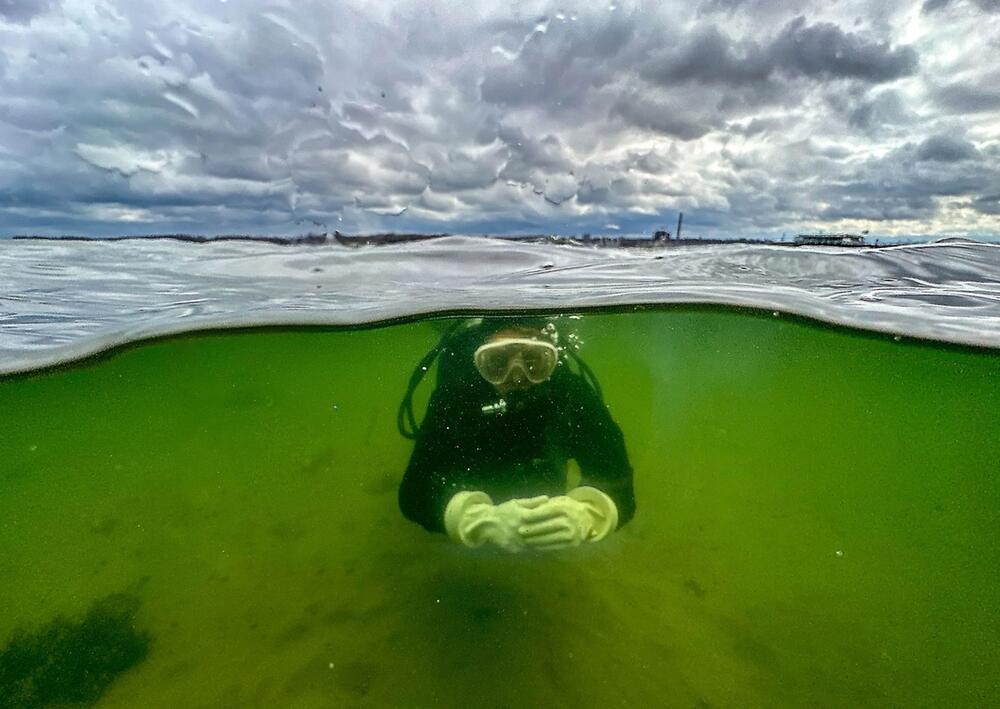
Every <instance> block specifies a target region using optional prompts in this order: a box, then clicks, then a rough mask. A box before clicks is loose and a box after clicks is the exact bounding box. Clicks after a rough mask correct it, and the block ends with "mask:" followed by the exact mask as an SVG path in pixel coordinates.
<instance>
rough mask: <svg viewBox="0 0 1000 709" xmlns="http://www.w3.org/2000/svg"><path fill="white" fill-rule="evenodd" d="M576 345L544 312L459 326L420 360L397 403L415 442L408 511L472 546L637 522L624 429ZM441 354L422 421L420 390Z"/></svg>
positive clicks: (405, 499) (549, 538) (580, 535)
mask: <svg viewBox="0 0 1000 709" xmlns="http://www.w3.org/2000/svg"><path fill="white" fill-rule="evenodd" d="M573 350H574V348H573V347H571V346H570V347H567V346H563V347H560V346H559V333H558V330H557V329H556V327H555V325H554V324H553V323H551V322H548V321H546V320H544V319H538V318H530V319H528V318H506V317H505V318H499V317H497V318H478V319H473V320H468V321H464V322H461V323H459V324H458V325H456V326H455V327H453V328H452V330H451V331H449V332H448V333H447V334H446V335H445V336H444V337H443V338H442V340H441V342H440V343H439V344H438V346H437V347H435V348H434V349H433V350H431V351H430V352H429V353H428V354H427V355H426V356H425V357H424V359H423V360H422V361H421V362H420V363H419V364H418V365H417V367H416V369H415V370H414V373H413V376H412V378H411V380H410V386H409V389H408V390H407V393H406V395H405V396H404V398H403V402H402V404H401V405H400V408H399V415H398V419H397V423H398V425H399V430H400V433H401V434H402V435H404V436H406V437H407V438H412V439H413V440H414V441H415V445H414V448H413V454H412V456H411V458H410V462H409V465H408V466H407V469H406V473H405V475H404V476H403V481H402V483H401V484H400V488H399V507H400V510H401V511H402V513H403V515H404V516H405V517H407V518H408V519H410V520H412V521H414V522H417V523H419V524H420V525H422V526H423V527H424V528H425V529H427V530H429V531H431V532H444V533H446V534H447V535H448V536H449V537H450V538H451V539H453V540H455V541H457V542H460V543H462V544H464V545H466V546H470V547H479V546H482V545H487V544H491V545H495V546H497V547H500V548H502V549H504V550H506V551H510V552H518V551H522V550H526V549H536V550H552V549H560V548H565V547H572V546H578V545H580V544H583V543H588V542H596V541H599V540H601V539H604V538H605V537H606V536H607V535H608V534H610V533H611V532H613V531H614V530H615V529H618V528H621V527H622V526H623V525H624V524H625V523H626V522H628V521H629V520H630V519H631V518H632V516H633V515H634V514H635V494H634V491H633V484H632V468H631V466H630V464H629V461H628V456H627V454H626V451H625V443H624V439H623V436H622V432H621V429H620V428H619V427H618V425H617V424H616V423H615V422H614V420H612V418H611V414H610V413H609V412H608V409H607V407H606V406H605V404H604V401H603V399H602V396H601V391H600V386H599V385H598V383H597V379H596V378H595V377H594V375H593V372H592V371H591V370H590V368H589V367H588V366H587V365H586V364H585V363H584V362H583V360H582V359H580V358H579V356H578V355H576V353H575V352H574V351H573ZM436 358H437V359H439V362H438V377H437V386H436V388H435V389H434V391H433V392H432V394H431V397H430V401H429V403H428V406H427V413H426V415H425V417H424V420H423V422H422V423H421V424H420V425H419V426H418V424H417V422H416V418H415V416H414V414H413V393H414V390H415V389H416V387H417V385H419V383H420V380H421V379H422V377H423V376H424V374H425V373H426V372H427V371H428V369H429V368H430V366H431V364H432V363H433V362H434V360H435V359H436ZM571 359H572V360H573V362H575V364H576V369H577V370H578V371H573V368H572V367H571V365H570V360H571ZM571 460H574V461H575V462H576V465H577V466H578V477H579V481H578V484H575V485H573V483H574V482H576V481H575V480H573V478H574V477H576V476H575V475H571V473H570V470H571V468H570V465H569V463H570V461H571ZM570 485H573V486H572V489H567V488H568V487H569V486H570Z"/></svg>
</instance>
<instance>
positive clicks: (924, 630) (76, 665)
mask: <svg viewBox="0 0 1000 709" xmlns="http://www.w3.org/2000/svg"><path fill="white" fill-rule="evenodd" d="M998 254H1000V247H996V246H989V245H982V244H972V243H969V242H951V243H943V244H931V245H923V246H919V247H899V248H893V249H887V250H879V251H869V250H857V251H838V250H835V249H793V248H782V247H770V248H765V247H745V246H730V247H712V248H708V247H705V248H694V249H690V250H662V251H652V250H649V251H642V252H638V251H636V252H626V251H614V250H601V249H591V248H582V247H556V246H552V245H529V244H517V245H514V244H503V243H498V242H485V241H478V240H473V239H463V238H457V239H454V240H441V241H440V242H437V243H426V244H422V245H420V244H415V245H408V246H404V247H385V248H382V247H379V248H372V249H361V250H350V249H345V248H340V247H334V246H330V247H316V248H301V247H284V246H278V245H268V244H241V243H229V244H201V245H193V244H179V243H174V242H115V243H112V244H107V243H51V242H16V241H14V242H0V261H2V264H3V266H4V270H3V273H4V277H5V279H6V284H5V285H4V291H3V292H2V294H0V296H2V298H3V300H2V301H0V303H2V305H0V307H2V308H3V309H4V312H3V313H2V319H0V327H2V330H0V333H2V340H0V356H2V358H3V359H2V365H0V371H3V372H6V374H5V375H4V376H2V377H0V420H2V431H0V485H2V489H3V494H2V495H0V587H2V588H3V589H4V592H3V602H2V604H0V707H3V708H4V709H7V708H8V707H11V708H14V707H17V708H18V709H21V708H24V707H41V706H57V705H66V704H71V703H76V704H83V705H92V706H95V707H102V708H109V707H178V706H186V707H230V706H241V707H253V706H260V707H271V706H282V707H352V706H356V707H363V706H369V707H383V706H399V707H459V706H470V705H475V706H488V707H515V706H569V705H573V706H580V707H609V706H622V707H633V706H649V707H654V706H655V707H660V706H662V707H682V708H689V709H690V708H694V707H700V708H705V707H737V706H738V707H776V706H788V707H799V706H814V707H859V706H865V707H892V706H899V707H912V706H935V707H943V706H947V707H970V708H971V707H983V706H989V705H991V704H995V703H996V701H997V697H998V696H1000V686H998V677H1000V611H998V610H997V609H998V608H1000V539H998V537H997V534H996V531H997V529H998V524H1000V482H998V477H997V473H998V472H1000V418H998V417H997V414H996V412H997V411H998V410H1000V387H998V385H997V384H998V382H1000V288H998V281H1000V256H998ZM345 274H353V276H354V277H353V278H350V279H348V278H346V277H345ZM501 310H502V311H504V312H506V313H507V314H508V315H510V314H518V313H533V314H535V315H538V314H542V315H545V316H546V317H547V318H549V319H550V320H551V322H553V323H554V324H555V325H556V327H557V328H558V329H559V332H560V333H561V334H562V335H563V336H565V337H566V338H570V337H571V338H572V341H573V342H574V343H575V344H576V345H578V347H579V349H578V354H579V355H580V357H581V358H582V359H584V360H585V361H586V363H587V365H589V367H590V368H591V369H592V370H593V372H594V374H595V375H596V377H597V379H598V380H599V382H600V386H601V389H602V391H603V396H604V401H605V403H606V404H607V407H608V409H609V410H610V412H611V414H612V416H613V417H614V419H615V421H616V422H617V423H618V425H619V426H620V428H621V430H622V432H623V434H624V440H625V445H626V448H627V450H628V455H629V459H630V461H631V465H632V467H633V468H634V480H635V494H636V502H637V512H636V516H635V518H634V519H633V520H632V521H631V522H629V523H628V524H627V525H625V526H624V527H622V528H621V529H620V530H619V531H617V532H616V533H614V534H612V535H611V536H610V537H609V538H607V539H605V540H603V541H601V542H600V543H596V544H592V545H587V546H586V547H582V548H577V549H568V550H563V551H557V552H550V553H534V554H529V553H522V554H516V555H509V554H505V553H503V552H500V551H493V552H491V551H489V550H485V549H465V548H463V547H461V546H458V545H456V544H454V543H453V542H450V541H448V539H447V538H446V537H445V536H444V535H439V534H431V533H428V532H426V531H425V530H423V529H422V528H420V527H419V526H418V525H416V524H414V523H412V522H409V521H407V520H406V519H405V518H404V517H403V516H402V515H401V513H400V511H399V508H398V504H397V490H398V488H399V484H400V481H401V479H402V475H403V471H404V470H405V468H406V465H407V461H408V459H409V456H410V452H411V449H412V444H411V442H410V441H408V440H406V439H405V438H403V437H402V436H400V435H399V432H398V431H397V427H396V413H397V409H398V407H399V404H400V401H401V399H402V398H403V396H404V394H405V392H406V390H407V385H408V382H409V381H410V376H411V373H412V372H413V370H414V366H415V365H416V364H417V363H418V362H419V361H420V360H421V358H422V357H423V356H424V355H425V354H426V353H427V352H428V351H429V350H431V349H432V348H433V347H434V346H435V345H436V344H437V343H438V342H439V339H440V338H441V335H442V333H443V332H445V331H446V330H447V329H448V327H450V326H451V325H452V324H453V323H456V322H459V321H461V320H462V319H463V318H464V317H466V316H471V315H476V314H480V315H482V314H487V316H488V315H489V314H491V313H496V312H498V311H501ZM202 331H203V332H202ZM149 338H152V339H149ZM84 356H87V357H88V358H86V359H79V358H80V357H84ZM435 376H436V371H434V369H433V368H432V369H431V371H429V372H428V373H427V376H426V378H425V381H424V382H423V383H422V384H421V385H420V387H418V389H417V393H416V397H415V409H416V412H417V416H418V418H419V417H421V416H422V415H423V411H424V408H425V407H426V403H427V399H428V396H429V394H430V391H431V389H432V388H433V385H434V381H435Z"/></svg>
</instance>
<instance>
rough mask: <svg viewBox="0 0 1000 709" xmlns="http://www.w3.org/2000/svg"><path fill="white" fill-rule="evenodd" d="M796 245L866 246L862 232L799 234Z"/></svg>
mask: <svg viewBox="0 0 1000 709" xmlns="http://www.w3.org/2000/svg"><path fill="white" fill-rule="evenodd" d="M795 245H796V246H864V245H865V237H863V236H861V235H860V234H799V235H798V236H796V237H795Z"/></svg>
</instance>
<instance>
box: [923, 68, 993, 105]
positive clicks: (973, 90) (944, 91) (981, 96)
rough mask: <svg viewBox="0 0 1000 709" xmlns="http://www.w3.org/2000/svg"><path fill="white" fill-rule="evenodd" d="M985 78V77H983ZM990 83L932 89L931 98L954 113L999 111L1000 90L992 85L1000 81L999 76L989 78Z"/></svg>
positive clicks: (957, 83) (963, 83)
mask: <svg viewBox="0 0 1000 709" xmlns="http://www.w3.org/2000/svg"><path fill="white" fill-rule="evenodd" d="M984 78H987V77H984ZM989 78H990V79H992V81H988V82H984V83H979V82H977V83H975V84H973V83H968V82H958V81H956V82H954V83H951V84H946V85H945V86H941V87H938V88H936V89H934V91H933V96H934V98H935V99H936V100H937V103H938V104H939V105H940V106H941V107H942V108H945V109H947V110H949V111H953V112H955V113H969V112H971V113H979V112H987V111H989V112H992V111H996V110H997V109H1000V88H995V87H996V86H997V84H996V83H994V82H995V81H996V80H997V79H1000V74H994V75H993V76H992V77H989Z"/></svg>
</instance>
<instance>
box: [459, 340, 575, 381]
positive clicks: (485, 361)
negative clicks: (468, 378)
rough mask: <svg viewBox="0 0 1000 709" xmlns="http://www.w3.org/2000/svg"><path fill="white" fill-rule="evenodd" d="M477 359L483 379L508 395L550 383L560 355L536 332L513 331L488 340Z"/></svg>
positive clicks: (480, 349)
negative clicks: (546, 382)
mask: <svg viewBox="0 0 1000 709" xmlns="http://www.w3.org/2000/svg"><path fill="white" fill-rule="evenodd" d="M474 359H475V364H476V369H478V370H479V374H480V375H481V376H482V377H483V379H485V380H486V381H488V382H489V383H490V384H492V385H493V387H494V388H495V389H496V390H497V391H498V392H499V393H501V394H507V393H510V392H514V391H524V390H527V389H530V388H531V387H533V386H535V385H536V384H541V383H542V382H545V381H547V380H548V379H549V377H551V376H552V372H553V370H554V369H555V365H556V363H557V361H558V359H559V355H558V351H557V350H556V348H555V346H554V345H552V344H551V343H550V342H549V341H548V340H545V339H542V335H541V333H540V332H538V331H537V330H528V329H523V328H516V329H515V328H510V329H506V330H501V331H500V332H497V333H494V334H493V335H491V336H490V337H488V338H486V341H485V342H484V343H483V344H482V345H481V346H480V347H479V348H478V349H477V350H476V353H475V356H474Z"/></svg>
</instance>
